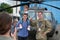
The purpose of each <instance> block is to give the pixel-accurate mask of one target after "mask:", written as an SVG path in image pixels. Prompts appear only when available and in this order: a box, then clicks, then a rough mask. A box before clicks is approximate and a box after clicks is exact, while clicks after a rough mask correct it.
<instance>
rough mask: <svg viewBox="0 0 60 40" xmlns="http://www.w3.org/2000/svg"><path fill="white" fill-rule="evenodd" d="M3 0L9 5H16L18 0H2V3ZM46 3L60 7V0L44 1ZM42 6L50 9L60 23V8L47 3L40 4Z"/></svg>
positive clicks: (0, 0)
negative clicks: (14, 0) (15, 0)
mask: <svg viewBox="0 0 60 40" xmlns="http://www.w3.org/2000/svg"><path fill="white" fill-rule="evenodd" d="M2 2H5V3H8V4H9V5H11V6H12V5H16V2H13V1H10V0H3V1H2V0H0V3H2ZM44 3H46V4H50V5H53V6H56V7H59V8H60V1H52V2H44ZM40 6H41V7H46V8H47V9H48V10H49V11H51V12H52V13H53V15H54V18H55V19H56V20H57V21H58V23H60V10H58V9H56V8H53V7H50V6H46V5H43V4H41V5H40Z"/></svg>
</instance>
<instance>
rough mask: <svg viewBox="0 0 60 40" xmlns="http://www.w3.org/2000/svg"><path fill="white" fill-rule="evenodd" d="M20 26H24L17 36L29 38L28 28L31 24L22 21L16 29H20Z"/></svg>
mask: <svg viewBox="0 0 60 40" xmlns="http://www.w3.org/2000/svg"><path fill="white" fill-rule="evenodd" d="M19 24H22V29H19V31H18V34H17V35H18V36H21V37H27V36H28V30H27V28H28V25H30V22H29V21H28V20H27V21H26V22H24V21H22V20H20V21H19V22H18V23H17V25H16V27H19Z"/></svg>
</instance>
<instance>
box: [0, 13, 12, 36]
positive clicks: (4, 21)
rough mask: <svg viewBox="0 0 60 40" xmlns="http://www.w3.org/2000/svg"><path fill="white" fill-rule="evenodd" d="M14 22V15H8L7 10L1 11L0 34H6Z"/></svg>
mask: <svg viewBox="0 0 60 40" xmlns="http://www.w3.org/2000/svg"><path fill="white" fill-rule="evenodd" d="M11 23H12V17H11V16H10V15H8V13H7V12H1V13H0V35H4V34H6V33H7V32H8V31H9V30H10V28H11Z"/></svg>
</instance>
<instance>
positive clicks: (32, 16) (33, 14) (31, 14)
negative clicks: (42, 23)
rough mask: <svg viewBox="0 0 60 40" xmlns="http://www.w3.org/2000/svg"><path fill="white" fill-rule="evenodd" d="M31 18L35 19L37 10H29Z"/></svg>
mask: <svg viewBox="0 0 60 40" xmlns="http://www.w3.org/2000/svg"><path fill="white" fill-rule="evenodd" d="M28 12H29V14H28V15H29V18H32V20H35V10H29V11H28Z"/></svg>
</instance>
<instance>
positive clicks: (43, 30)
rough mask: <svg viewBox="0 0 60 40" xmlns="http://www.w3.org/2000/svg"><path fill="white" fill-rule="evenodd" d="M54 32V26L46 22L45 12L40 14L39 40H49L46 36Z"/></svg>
mask: <svg viewBox="0 0 60 40" xmlns="http://www.w3.org/2000/svg"><path fill="white" fill-rule="evenodd" d="M51 30H52V25H51V23H50V22H49V21H48V20H44V17H43V12H41V11H40V12H38V20H37V33H36V39H37V40H47V36H46V34H47V33H49V32H50V31H51Z"/></svg>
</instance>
